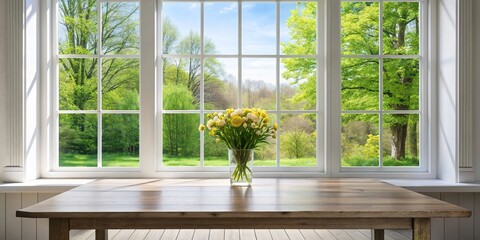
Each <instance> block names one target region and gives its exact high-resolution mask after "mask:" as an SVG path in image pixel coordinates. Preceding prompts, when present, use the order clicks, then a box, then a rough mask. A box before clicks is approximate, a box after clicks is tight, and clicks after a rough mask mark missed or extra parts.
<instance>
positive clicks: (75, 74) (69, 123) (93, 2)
mask: <svg viewBox="0 0 480 240" xmlns="http://www.w3.org/2000/svg"><path fill="white" fill-rule="evenodd" d="M100 8H101V9H97V0H60V1H58V10H59V14H58V17H59V26H58V29H59V32H58V35H59V36H58V37H59V38H58V40H59V43H58V49H59V54H62V55H73V57H62V58H60V59H59V80H60V81H59V109H60V110H97V109H98V107H99V106H98V100H99V99H98V97H99V96H102V99H101V101H102V106H101V108H102V109H105V110H138V109H139V60H138V58H129V59H120V58H114V57H112V58H104V59H100V58H98V57H97V56H96V55H94V54H98V53H101V54H104V55H111V54H122V55H131V54H138V53H139V42H140V41H139V40H140V38H139V36H140V32H139V30H140V28H139V4H138V3H128V2H108V3H106V2H102V3H101V4H100ZM99 12H101V17H100V15H99V14H98V13H99ZM100 21H101V26H102V28H100V29H99V28H98V25H99V24H100ZM98 31H100V32H98ZM97 33H98V34H99V35H100V36H101V37H102V38H101V39H102V44H101V46H102V49H98V47H99V46H100V45H99V44H98V41H99V39H98V37H97ZM76 55H82V57H75V56H76ZM99 67H100V69H101V72H102V74H101V76H100V79H99V74H98V73H99V70H100V69H99ZM99 81H100V84H99ZM98 86H101V88H100V89H98V88H97V87H98ZM97 119H98V117H97V115H96V114H90V113H89V114H80V113H76V112H74V114H60V117H59V139H60V141H59V150H60V159H61V163H60V165H61V166H63V165H62V164H67V166H68V161H67V160H66V159H71V160H72V159H73V161H74V162H75V158H74V157H72V156H71V155H72V154H89V155H92V154H96V153H97V145H98V142H97V141H98V137H97V124H98V122H97ZM101 123H102V125H103V127H102V154H103V159H106V158H108V156H115V154H114V153H122V154H127V155H129V156H130V157H131V159H136V161H137V162H138V152H139V123H138V115H137V114H103V115H102V121H101ZM109 154H110V155H109ZM69 156H70V157H69ZM80 166H85V165H80ZM95 166H96V164H95Z"/></svg>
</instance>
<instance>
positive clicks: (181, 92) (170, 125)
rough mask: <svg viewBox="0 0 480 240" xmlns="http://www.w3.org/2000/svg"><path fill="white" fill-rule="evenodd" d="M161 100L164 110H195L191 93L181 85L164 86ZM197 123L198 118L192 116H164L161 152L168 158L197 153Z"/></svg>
mask: <svg viewBox="0 0 480 240" xmlns="http://www.w3.org/2000/svg"><path fill="white" fill-rule="evenodd" d="M163 99H164V100H163V105H164V108H165V109H185V110H193V109H195V106H194V105H193V96H192V93H191V92H190V91H189V90H188V88H186V87H185V86H182V85H173V84H169V85H166V86H165V87H164V89H163ZM198 123H199V121H198V116H195V115H193V114H164V115H163V152H164V153H165V154H167V155H169V156H182V157H189V156H192V155H193V154H194V153H195V152H198V147H199V139H198V137H199V136H200V135H199V133H198V131H196V129H197V126H198Z"/></svg>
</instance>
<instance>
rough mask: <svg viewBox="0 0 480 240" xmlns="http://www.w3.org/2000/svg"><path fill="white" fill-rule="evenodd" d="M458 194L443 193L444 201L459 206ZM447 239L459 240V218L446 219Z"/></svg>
mask: <svg viewBox="0 0 480 240" xmlns="http://www.w3.org/2000/svg"><path fill="white" fill-rule="evenodd" d="M458 196H459V194H458V193H442V200H443V201H445V202H449V203H452V204H455V205H458V202H459V199H458ZM444 233H445V239H446V240H458V239H459V238H458V236H459V235H458V218H445V231H444ZM460 240H463V239H460Z"/></svg>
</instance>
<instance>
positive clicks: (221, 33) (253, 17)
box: [163, 2, 296, 86]
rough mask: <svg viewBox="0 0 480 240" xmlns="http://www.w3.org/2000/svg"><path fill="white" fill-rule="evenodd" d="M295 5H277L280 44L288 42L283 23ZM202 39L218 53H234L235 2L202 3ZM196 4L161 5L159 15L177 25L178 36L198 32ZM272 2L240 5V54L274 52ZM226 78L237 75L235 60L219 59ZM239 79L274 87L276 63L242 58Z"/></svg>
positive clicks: (198, 13)
mask: <svg viewBox="0 0 480 240" xmlns="http://www.w3.org/2000/svg"><path fill="white" fill-rule="evenodd" d="M295 8H296V2H284V3H281V4H280V41H281V42H288V41H289V40H290V37H289V30H288V27H287V26H286V21H287V19H288V17H289V16H290V11H291V10H293V9H295ZM204 9H205V15H204V16H205V17H204V23H205V27H204V30H205V37H207V38H210V39H211V40H212V41H213V43H214V44H215V46H216V50H217V53H218V54H227V55H228V54H231V55H232V54H238V2H206V3H205V5H204ZM200 11H201V9H200V4H199V3H194V2H164V3H163V15H164V16H168V18H169V19H170V20H171V21H172V23H173V24H174V25H175V26H177V28H178V30H179V32H180V35H181V36H185V35H187V34H188V33H189V32H190V31H193V32H197V33H200ZM276 17H277V16H276V3H272V2H264V3H261V2H260V3H253V2H243V3H242V42H243V43H242V52H243V54H255V55H262V54H263V55H270V54H275V53H276V38H277V32H276V29H277V26H276ZM219 60H220V61H221V62H222V63H223V64H224V69H225V70H226V72H227V73H226V75H232V76H234V77H237V76H238V69H237V61H236V60H235V61H230V60H228V59H219ZM242 64H243V71H242V75H243V77H242V79H243V80H244V81H245V80H261V81H264V82H266V83H268V84H269V85H270V84H273V86H275V79H276V60H275V59H262V58H252V59H244V60H243V62H242Z"/></svg>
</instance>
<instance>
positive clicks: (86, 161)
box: [60, 153, 138, 167]
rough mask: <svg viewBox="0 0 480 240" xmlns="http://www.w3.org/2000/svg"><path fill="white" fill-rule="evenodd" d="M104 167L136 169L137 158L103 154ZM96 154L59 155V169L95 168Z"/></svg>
mask: <svg viewBox="0 0 480 240" xmlns="http://www.w3.org/2000/svg"><path fill="white" fill-rule="evenodd" d="M102 156H103V162H102V165H103V166H104V167H138V156H133V155H125V154H112V153H104V154H102ZM96 166H97V155H96V154H73V153H67V154H61V155H60V167H96Z"/></svg>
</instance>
